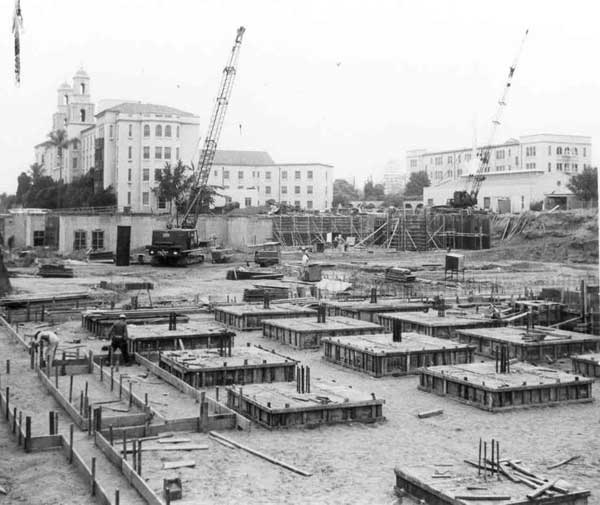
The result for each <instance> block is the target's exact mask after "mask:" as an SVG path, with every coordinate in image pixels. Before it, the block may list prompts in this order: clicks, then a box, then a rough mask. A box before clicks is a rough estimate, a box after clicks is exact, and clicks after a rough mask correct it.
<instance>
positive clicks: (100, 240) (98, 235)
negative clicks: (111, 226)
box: [92, 230, 104, 250]
mask: <svg viewBox="0 0 600 505" xmlns="http://www.w3.org/2000/svg"><path fill="white" fill-rule="evenodd" d="M92 249H94V250H95V249H104V231H103V230H92Z"/></svg>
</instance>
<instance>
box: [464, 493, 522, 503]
mask: <svg viewBox="0 0 600 505" xmlns="http://www.w3.org/2000/svg"><path fill="white" fill-rule="evenodd" d="M454 499H455V500H467V501H480V500H481V501H504V500H510V499H511V497H510V496H507V495H499V494H480V495H476V494H473V495H460V494H457V495H455V496H454Z"/></svg>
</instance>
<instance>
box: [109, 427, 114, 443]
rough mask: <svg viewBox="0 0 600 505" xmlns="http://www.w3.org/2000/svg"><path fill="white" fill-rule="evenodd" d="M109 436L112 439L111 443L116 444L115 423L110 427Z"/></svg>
mask: <svg viewBox="0 0 600 505" xmlns="http://www.w3.org/2000/svg"><path fill="white" fill-rule="evenodd" d="M108 437H109V439H110V445H111V446H113V445H115V435H114V433H113V425H112V424H111V425H110V426H109V427H108Z"/></svg>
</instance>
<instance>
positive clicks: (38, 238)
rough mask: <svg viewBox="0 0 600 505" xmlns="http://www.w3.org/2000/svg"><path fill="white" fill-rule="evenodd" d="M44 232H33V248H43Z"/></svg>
mask: <svg viewBox="0 0 600 505" xmlns="http://www.w3.org/2000/svg"><path fill="white" fill-rule="evenodd" d="M45 236H46V232H45V231H44V230H38V231H34V232H33V247H43V246H44V239H45Z"/></svg>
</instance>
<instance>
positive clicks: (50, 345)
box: [32, 330, 60, 367]
mask: <svg viewBox="0 0 600 505" xmlns="http://www.w3.org/2000/svg"><path fill="white" fill-rule="evenodd" d="M59 342H60V339H59V338H58V335H57V334H56V333H54V332H53V331H50V330H38V331H36V332H35V335H34V336H33V343H32V346H33V348H34V349H36V348H37V347H38V346H39V345H43V346H44V351H45V352H44V359H45V361H46V364H47V366H50V367H51V366H52V363H53V362H54V358H55V356H56V349H57V348H58V344H59Z"/></svg>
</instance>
